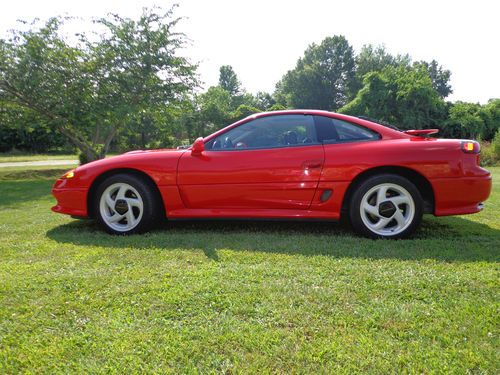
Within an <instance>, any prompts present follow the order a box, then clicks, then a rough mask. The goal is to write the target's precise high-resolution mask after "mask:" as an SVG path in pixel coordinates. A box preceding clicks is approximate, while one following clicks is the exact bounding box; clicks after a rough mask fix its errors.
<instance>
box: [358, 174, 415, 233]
mask: <svg viewBox="0 0 500 375" xmlns="http://www.w3.org/2000/svg"><path fill="white" fill-rule="evenodd" d="M422 207H423V203H422V197H421V195H420V193H419V191H418V189H417V188H416V187H415V185H413V184H412V183H411V182H410V181H408V180H407V179H406V178H404V177H401V176H397V175H390V174H384V175H378V176H373V177H370V178H368V179H367V180H366V181H364V182H363V183H361V185H359V187H358V188H357V189H356V191H355V192H354V194H353V196H352V200H351V204H350V207H349V217H350V219H351V224H352V226H353V228H354V229H355V230H356V231H357V232H358V233H361V234H363V235H365V236H367V237H371V238H404V237H407V236H409V235H410V234H411V233H413V231H415V229H416V228H417V227H418V225H419V224H420V221H421V220H422V213H423V211H422Z"/></svg>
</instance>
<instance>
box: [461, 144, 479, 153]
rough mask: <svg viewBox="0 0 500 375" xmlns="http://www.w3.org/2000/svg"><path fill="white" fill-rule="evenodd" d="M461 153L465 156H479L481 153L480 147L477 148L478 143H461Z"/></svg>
mask: <svg viewBox="0 0 500 375" xmlns="http://www.w3.org/2000/svg"><path fill="white" fill-rule="evenodd" d="M462 151H463V152H465V153H466V154H479V153H480V152H481V146H479V143H478V142H474V141H462Z"/></svg>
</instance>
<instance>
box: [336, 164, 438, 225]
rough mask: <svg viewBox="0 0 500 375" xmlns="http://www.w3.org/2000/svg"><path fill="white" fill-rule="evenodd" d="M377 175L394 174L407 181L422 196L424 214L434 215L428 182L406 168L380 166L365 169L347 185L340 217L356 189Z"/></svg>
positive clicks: (346, 210)
mask: <svg viewBox="0 0 500 375" xmlns="http://www.w3.org/2000/svg"><path fill="white" fill-rule="evenodd" d="M379 174H394V175H398V176H401V177H404V178H406V179H408V180H409V181H410V182H412V183H413V184H414V185H415V187H416V188H417V189H418V191H419V192H420V194H421V195H422V199H423V201H424V207H423V209H424V213H429V214H434V206H435V196H434V189H433V188H432V185H431V183H430V181H429V180H428V179H427V178H426V177H425V176H423V175H422V174H421V173H419V172H417V171H416V170H414V169H411V168H408V167H400V166H381V167H374V168H370V169H367V170H365V171H363V172H361V173H359V174H358V175H357V176H356V177H355V178H354V179H353V180H352V181H351V183H350V184H349V187H348V188H347V191H346V193H345V194H344V198H343V199H342V206H341V216H345V214H346V213H347V212H348V209H349V202H350V201H351V197H352V195H353V194H354V192H355V191H356V188H357V187H358V186H359V185H360V184H361V183H362V182H363V181H365V180H366V179H367V178H369V177H372V176H376V175H379Z"/></svg>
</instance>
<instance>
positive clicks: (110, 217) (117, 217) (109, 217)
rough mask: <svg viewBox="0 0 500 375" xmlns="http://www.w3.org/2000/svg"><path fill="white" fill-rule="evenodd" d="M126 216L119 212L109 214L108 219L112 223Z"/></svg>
mask: <svg viewBox="0 0 500 375" xmlns="http://www.w3.org/2000/svg"><path fill="white" fill-rule="evenodd" d="M124 217H125V215H120V214H119V213H115V214H114V215H113V216H108V217H107V219H108V221H109V222H110V223H117V222H119V221H120V220H121V219H123V218H124Z"/></svg>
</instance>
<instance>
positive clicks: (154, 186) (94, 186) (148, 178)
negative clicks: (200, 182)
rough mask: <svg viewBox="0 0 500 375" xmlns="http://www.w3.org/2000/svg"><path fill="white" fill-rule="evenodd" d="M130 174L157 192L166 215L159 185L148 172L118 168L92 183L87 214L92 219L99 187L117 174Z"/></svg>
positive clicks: (106, 172) (88, 193)
mask: <svg viewBox="0 0 500 375" xmlns="http://www.w3.org/2000/svg"><path fill="white" fill-rule="evenodd" d="M122 173H123V174H129V175H132V176H136V177H139V178H141V179H142V180H144V181H145V182H146V183H147V184H148V185H149V186H150V187H151V188H152V189H153V191H154V192H155V194H156V195H157V198H158V200H159V202H161V207H160V209H161V210H162V214H163V217H165V215H166V210H165V202H163V198H162V196H161V193H160V189H159V188H158V185H157V184H156V183H155V182H154V180H153V179H152V178H151V176H149V175H148V174H147V173H146V172H144V171H141V170H138V169H133V168H116V169H110V170H107V171H105V172H103V173H101V174H100V175H98V176H97V177H96V178H95V179H94V181H92V184H91V185H90V187H89V189H88V192H87V213H88V216H89V217H90V218H95V212H94V206H95V205H94V202H95V199H96V196H95V193H96V191H97V188H98V187H99V185H100V184H101V183H102V182H103V181H105V180H106V179H107V178H108V177H111V176H114V175H117V174H122Z"/></svg>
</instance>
